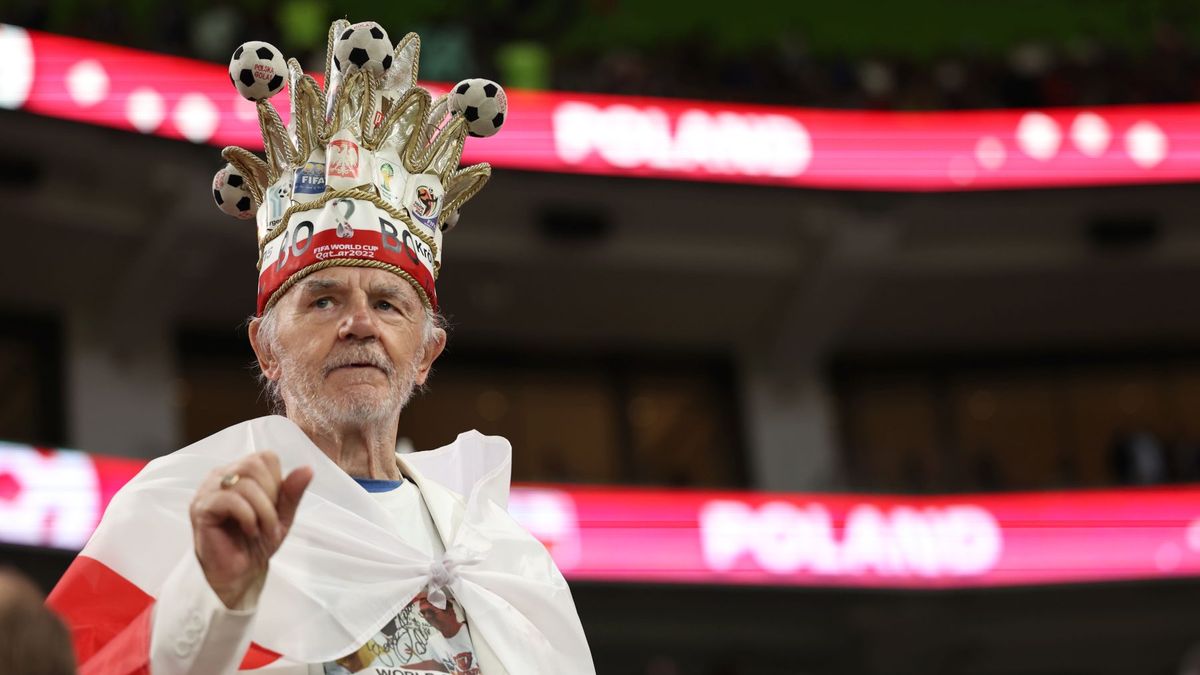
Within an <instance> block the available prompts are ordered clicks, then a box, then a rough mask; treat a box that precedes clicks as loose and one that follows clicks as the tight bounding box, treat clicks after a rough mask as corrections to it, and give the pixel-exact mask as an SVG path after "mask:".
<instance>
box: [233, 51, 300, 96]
mask: <svg viewBox="0 0 1200 675" xmlns="http://www.w3.org/2000/svg"><path fill="white" fill-rule="evenodd" d="M287 75H288V69H287V62H286V61H284V59H283V54H281V53H280V51H279V50H278V49H277V48H276V47H275V46H274V45H272V44H270V43H267V42H261V41H258V40H255V41H252V42H247V43H245V44H243V45H242V46H240V47H238V48H237V49H235V50H234V51H233V58H231V59H230V60H229V81H230V82H232V83H233V86H234V87H237V90H238V93H239V94H241V95H242V96H243V97H244V98H247V99H249V100H251V101H262V100H265V99H268V98H271V97H272V96H274V95H275V94H278V93H279V92H280V91H283V85H284V84H285V83H286V82H287Z"/></svg>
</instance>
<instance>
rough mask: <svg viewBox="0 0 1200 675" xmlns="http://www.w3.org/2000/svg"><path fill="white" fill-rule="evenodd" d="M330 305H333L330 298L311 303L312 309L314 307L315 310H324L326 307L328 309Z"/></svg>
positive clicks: (318, 299)
mask: <svg viewBox="0 0 1200 675" xmlns="http://www.w3.org/2000/svg"><path fill="white" fill-rule="evenodd" d="M332 304H333V299H332V298H317V299H316V301H315V302H313V307H316V308H317V309H325V308H326V307H329V306H330V305H332Z"/></svg>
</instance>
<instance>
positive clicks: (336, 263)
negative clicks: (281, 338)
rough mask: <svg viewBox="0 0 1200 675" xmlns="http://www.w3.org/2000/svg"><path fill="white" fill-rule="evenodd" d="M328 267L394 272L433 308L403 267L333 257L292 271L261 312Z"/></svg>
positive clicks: (375, 261) (264, 311)
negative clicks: (308, 277)
mask: <svg viewBox="0 0 1200 675" xmlns="http://www.w3.org/2000/svg"><path fill="white" fill-rule="evenodd" d="M330 267H370V268H372V269H378V270H385V271H387V272H391V273H392V274H395V275H397V276H399V277H401V278H403V279H405V280H406V281H408V283H410V284H412V287H413V288H415V289H416V290H417V295H419V296H421V304H423V305H425V307H426V308H428V309H433V303H432V302H430V301H429V294H428V293H426V292H425V289H424V288H422V287H421V284H420V282H418V281H417V280H416V279H415V278H413V275H411V274H409V273H408V272H405V271H404V270H403V269H401V268H399V267H396V266H395V265H393V264H391V263H385V262H381V261H379V260H363V259H362V258H333V259H330V260H322V261H321V262H317V263H313V264H311V265H309V266H308V267H302V268H300V269H299V270H298V271H296V272H295V273H293V274H292V276H290V277H288V278H287V280H286V281H284V282H283V283H282V284H280V285H279V288H277V289H275V292H274V293H272V294H271V297H270V298H269V299H268V300H267V304H266V305H265V306H264V307H263V314H266V313H267V312H268V311H270V310H271V308H272V307H274V306H275V303H276V302H279V299H280V298H282V297H283V294H284V293H286V292H288V291H289V290H290V289H291V288H292V286H295V285H296V284H297V283H298V282H299V281H300V280H301V279H303V278H304V277H306V276H308V275H310V274H312V273H313V272H319V271H321V270H323V269H327V268H330Z"/></svg>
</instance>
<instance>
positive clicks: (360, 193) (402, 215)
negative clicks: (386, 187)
mask: <svg viewBox="0 0 1200 675" xmlns="http://www.w3.org/2000/svg"><path fill="white" fill-rule="evenodd" d="M477 166H478V165H477ZM334 199H357V200H360V201H366V202H371V203H372V204H374V205H375V206H377V207H379V208H381V209H383V210H384V211H385V212H387V214H388V215H389V216H391V217H393V218H395V219H396V220H399V221H403V222H404V224H405V225H407V226H408V231H409V232H410V233H412V235H413V236H414V237H416V238H417V239H420V240H421V241H423V242H425V244H426V245H428V246H429V250H430V251H431V252H432V253H433V257H434V259H436V258H437V256H438V246H437V244H436V243H435V242H434V241H433V237H432V236H430V235H428V234H426V233H425V232H422V231H421V229H420V227H419V226H417V225H413V223H412V221H411V220H410V219H409V216H408V213H406V212H404V211H401V210H400V209H397V208H396V207H394V206H392V205H391V204H389V203H387V202H385V201H383V199H382V198H380V197H379V195H376V194H372V193H370V192H367V191H365V190H359V189H357V188H354V189H350V190H335V191H333V192H326V193H325V194H323V195H321V196H320V197H318V198H316V199H314V200H313V201H311V202H304V203H303V204H292V205H291V206H289V207H288V209H287V210H286V211H284V212H283V216H282V217H281V218H280V219H279V224H278V225H276V226H275V227H274V228H272V229H271V231H270V232H268V233H267V236H265V237H263V239H262V241H260V242H258V269H260V270H261V269H262V259H263V249H265V248H266V247H267V244H269V243H271V241H273V240H274V239H275V238H276V237H278V236H279V235H281V234H283V233H284V232H285V231H287V226H288V221H290V220H291V219H292V215H293V214H296V213H302V212H304V211H311V210H313V209H319V208H321V207H323V206H325V204H327V203H329V202H330V201H333V200H334Z"/></svg>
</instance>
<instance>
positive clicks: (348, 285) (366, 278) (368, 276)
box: [284, 267, 421, 305]
mask: <svg viewBox="0 0 1200 675" xmlns="http://www.w3.org/2000/svg"><path fill="white" fill-rule="evenodd" d="M360 291H361V292H365V293H366V294H367V296H368V297H371V298H386V299H388V300H390V301H392V302H393V303H396V302H399V303H403V304H405V305H413V304H415V305H420V304H421V298H420V296H418V295H417V292H416V290H415V289H413V287H412V284H410V283H409V282H408V281H406V280H405V279H403V278H401V277H399V276H397V275H395V274H393V273H391V272H389V271H387V270H380V269H372V268H369V267H329V268H326V269H323V270H317V271H316V272H313V273H312V274H309V275H307V276H305V277H304V278H303V279H301V280H300V281H298V282H297V283H296V284H295V285H294V286H292V288H290V289H288V291H287V293H286V295H285V296H284V297H285V298H288V299H289V301H290V302H303V301H304V300H305V299H307V298H311V297H313V296H320V295H327V294H331V293H357V292H360Z"/></svg>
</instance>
